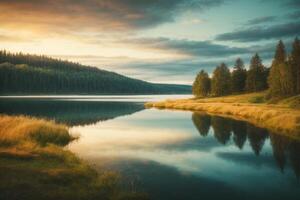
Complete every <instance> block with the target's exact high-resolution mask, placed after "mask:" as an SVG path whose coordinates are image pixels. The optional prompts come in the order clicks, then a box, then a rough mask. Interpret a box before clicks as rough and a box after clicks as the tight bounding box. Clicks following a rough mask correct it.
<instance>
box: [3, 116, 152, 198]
mask: <svg viewBox="0 0 300 200" xmlns="http://www.w3.org/2000/svg"><path fill="white" fill-rule="evenodd" d="M74 139H75V137H73V136H71V135H70V134H69V132H68V128H67V127H66V126H64V125H61V124H56V123H55V122H53V121H46V120H42V119H36V118H30V117H25V116H15V117H13V116H6V115H1V116H0V199H1V200H8V199H9V200H17V199H18V200H19V199H22V200H40V199H43V200H48V199H49V200H52V199H53V200H54V199H55V200H56V199H64V200H69V199H70V200H77V199H78V200H79V199H80V200H85V199H88V200H89V199H104V200H105V199H107V200H121V199H148V196H147V195H145V194H142V193H137V192H135V191H128V190H127V189H126V188H124V187H123V186H122V183H123V182H124V180H123V179H122V176H121V175H120V174H118V173H116V172H111V171H103V172H102V173H100V174H99V173H98V172H96V171H95V170H94V169H92V168H91V167H90V166H89V165H88V164H86V163H85V162H84V161H82V160H81V159H79V158H78V157H77V156H76V155H74V154H73V153H72V152H70V151H68V150H66V149H64V148H63V146H64V145H66V144H68V143H69V142H71V141H72V140H74Z"/></svg>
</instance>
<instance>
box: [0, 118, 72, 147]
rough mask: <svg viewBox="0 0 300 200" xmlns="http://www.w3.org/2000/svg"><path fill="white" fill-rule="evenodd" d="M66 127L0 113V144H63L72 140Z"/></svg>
mask: <svg viewBox="0 0 300 200" xmlns="http://www.w3.org/2000/svg"><path fill="white" fill-rule="evenodd" d="M74 139H75V137H73V136H71V135H70V134H69V132H68V128H67V127H66V126H65V125H62V124H56V123H54V122H53V121H46V120H43V119H37V118H31V117H25V116H16V117H12V116H7V115H0V145H1V146H3V145H16V144H18V143H23V142H36V143H37V144H40V145H46V144H47V143H50V144H56V145H61V146H64V145H66V144H68V143H69V142H71V141H72V140H74Z"/></svg>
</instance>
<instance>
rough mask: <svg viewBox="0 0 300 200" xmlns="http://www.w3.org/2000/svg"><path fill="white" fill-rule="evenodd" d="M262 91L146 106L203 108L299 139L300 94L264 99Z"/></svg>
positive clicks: (196, 109) (209, 111) (170, 101)
mask: <svg viewBox="0 0 300 200" xmlns="http://www.w3.org/2000/svg"><path fill="white" fill-rule="evenodd" d="M264 97H265V92H261V93H252V94H244V95H231V96H226V97H215V98H200V99H197V98H193V99H181V100H166V101H162V102H153V103H151V102H149V103H146V104H145V106H146V107H148V108H150V107H155V108H159V109H166V108H167V109H180V110H190V111H205V112H207V113H210V114H216V115H224V116H227V117H232V118H238V119H241V120H245V121H248V122H250V123H253V124H254V125H256V126H259V127H262V128H267V129H269V130H272V131H274V132H276V133H279V134H284V135H287V136H290V137H293V138H296V139H300V110H299V109H298V107H299V105H300V103H299V102H300V97H299V96H296V97H290V98H286V99H280V100H276V101H275V102H274V101H273V102H272V101H267V100H265V98H264Z"/></svg>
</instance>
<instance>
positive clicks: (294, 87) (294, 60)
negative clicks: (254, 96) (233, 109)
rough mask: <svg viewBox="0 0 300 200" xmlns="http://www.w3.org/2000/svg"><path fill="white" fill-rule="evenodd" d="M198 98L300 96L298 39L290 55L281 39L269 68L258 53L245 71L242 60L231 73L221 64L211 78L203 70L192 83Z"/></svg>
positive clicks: (236, 63) (299, 50)
mask: <svg viewBox="0 0 300 200" xmlns="http://www.w3.org/2000/svg"><path fill="white" fill-rule="evenodd" d="M192 90H193V94H194V95H195V96H196V97H207V96H225V95H230V94H240V93H251V92H259V91H263V90H267V91H268V92H267V96H266V97H267V98H281V97H289V96H294V95H299V94H300V41H299V39H298V38H295V40H294V42H293V46H292V51H291V52H290V54H287V52H286V50H285V46H284V43H283V42H282V41H281V40H280V41H279V43H278V45H277V47H276V51H275V55H274V59H273V61H272V64H271V66H270V67H266V66H264V64H263V63H262V59H261V58H260V56H259V55H258V53H256V54H255V55H254V56H253V57H252V58H251V61H250V66H249V69H248V70H247V69H246V68H245V65H244V62H243V61H242V59H241V58H238V59H237V60H236V61H235V65H234V67H233V70H232V71H230V70H229V68H228V67H227V65H226V64H225V63H221V64H220V65H219V66H217V67H216V68H215V70H214V71H213V74H212V77H209V75H208V73H207V72H205V71H204V70H201V71H200V72H199V73H198V75H197V76H196V79H195V81H194V83H193V89H192Z"/></svg>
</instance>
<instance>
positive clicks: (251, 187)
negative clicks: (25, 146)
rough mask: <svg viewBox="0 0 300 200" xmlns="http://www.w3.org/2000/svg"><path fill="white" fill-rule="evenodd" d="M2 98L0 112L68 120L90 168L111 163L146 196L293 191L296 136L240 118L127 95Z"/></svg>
mask: <svg viewBox="0 0 300 200" xmlns="http://www.w3.org/2000/svg"><path fill="white" fill-rule="evenodd" d="M6 100H7V99H6ZM6 100H5V99H1V100H0V113H6V114H27V115H33V116H37V117H46V118H50V119H55V120H57V121H61V122H64V123H67V124H69V125H70V131H71V132H72V133H76V134H80V136H81V137H80V139H79V140H78V141H76V142H74V143H72V144H71V145H69V146H68V147H67V148H68V149H70V150H71V151H73V152H74V153H76V154H77V155H78V156H80V157H81V158H83V159H85V160H87V161H88V162H90V163H91V164H93V166H94V167H95V168H96V169H101V170H102V169H103V168H109V169H114V170H117V171H120V172H121V173H122V174H124V175H125V176H129V178H130V179H135V180H136V181H134V182H135V184H137V185H138V187H141V189H142V190H145V191H146V192H148V193H149V194H150V195H151V197H153V199H178V200H179V199H202V198H203V199H221V198H222V199H263V200H265V199H298V198H299V195H300V185H299V184H300V183H299V182H300V181H299V174H300V155H299V154H300V143H299V141H295V140H292V139H289V138H287V137H283V136H280V135H278V134H273V133H269V132H268V131H267V130H265V129H261V128H257V127H255V126H253V125H251V124H249V123H246V122H243V121H238V120H233V119H228V118H224V117H220V116H210V115H207V114H205V113H191V112H187V111H169V110H155V109H146V110H145V109H144V108H143V104H142V103H138V102H128V101H126V102H122V101H119V102H110V101H109V100H108V101H107V102H97V101H94V100H93V101H88V100H87V101H82V100H80V101H73V100H55V99H27V100H26V99H22V100H16V99H10V100H7V101H6ZM138 111H141V112H138ZM118 116H120V117H118ZM121 116H122V117H121ZM107 119H113V120H107ZM130 179H128V180H130ZM271 179H272V180H271ZM270 180H271V181H270ZM215 191H218V192H215Z"/></svg>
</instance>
